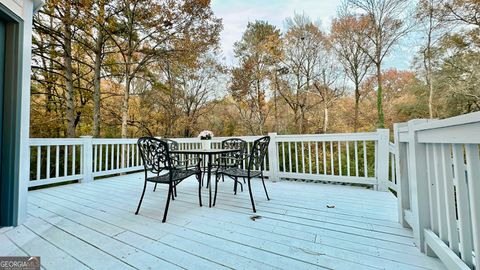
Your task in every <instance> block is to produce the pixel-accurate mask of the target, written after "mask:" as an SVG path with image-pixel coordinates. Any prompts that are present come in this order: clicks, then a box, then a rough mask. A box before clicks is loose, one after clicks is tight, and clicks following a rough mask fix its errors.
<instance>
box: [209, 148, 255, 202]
mask: <svg viewBox="0 0 480 270" xmlns="http://www.w3.org/2000/svg"><path fill="white" fill-rule="evenodd" d="M247 146H248V144H247V142H246V141H245V140H242V139H240V138H231V139H226V140H223V141H222V149H238V150H240V151H239V152H233V153H229V154H223V155H221V156H220V157H219V158H218V159H217V161H216V163H217V165H218V166H220V167H222V166H223V167H225V168H227V167H237V168H241V167H242V166H243V165H244V164H247V162H248V160H247V159H248V156H247ZM244 162H245V163H244ZM242 178H243V183H246V182H245V178H244V177H242ZM232 179H233V180H234V181H235V184H234V187H233V191H234V194H235V195H236V194H237V184H239V185H240V188H241V191H242V192H243V185H242V183H241V182H240V181H238V177H235V178H232ZM222 182H225V175H224V174H222Z"/></svg>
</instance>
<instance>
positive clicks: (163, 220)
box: [162, 183, 173, 223]
mask: <svg viewBox="0 0 480 270" xmlns="http://www.w3.org/2000/svg"><path fill="white" fill-rule="evenodd" d="M170 197H172V198H173V187H172V183H170V184H169V185H168V195H167V203H166V205H165V211H164V212H163V219H162V223H165V221H167V214H168V206H169V205H170Z"/></svg>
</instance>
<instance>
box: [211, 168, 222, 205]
mask: <svg viewBox="0 0 480 270" xmlns="http://www.w3.org/2000/svg"><path fill="white" fill-rule="evenodd" d="M219 178H220V177H219V175H218V174H217V175H215V194H214V195H213V206H215V203H216V202H217V189H218V181H219V180H220V179H219ZM210 184H211V183H210Z"/></svg>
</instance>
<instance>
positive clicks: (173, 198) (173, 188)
mask: <svg viewBox="0 0 480 270" xmlns="http://www.w3.org/2000/svg"><path fill="white" fill-rule="evenodd" d="M174 190H175V183H172V201H175V194H174V192H173V191H174Z"/></svg>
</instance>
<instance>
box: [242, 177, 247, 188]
mask: <svg viewBox="0 0 480 270" xmlns="http://www.w3.org/2000/svg"><path fill="white" fill-rule="evenodd" d="M242 178H243V183H244V184H246V183H247V182H245V177H242ZM242 191H243V190H242Z"/></svg>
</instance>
